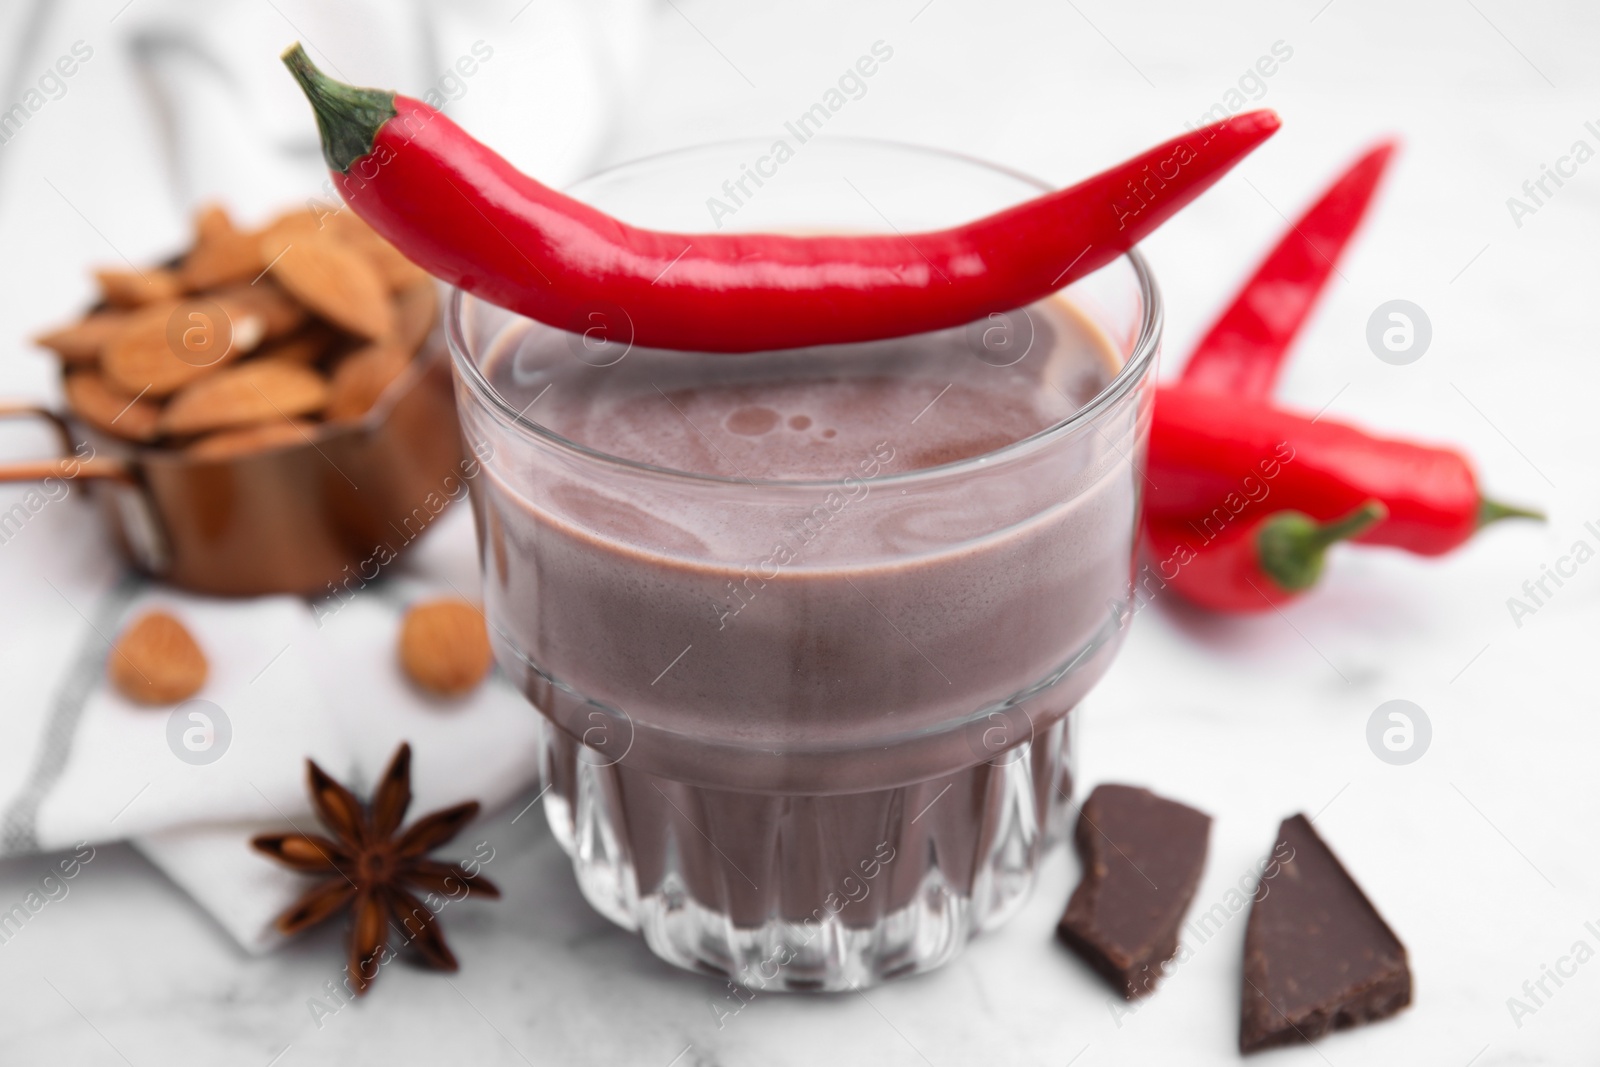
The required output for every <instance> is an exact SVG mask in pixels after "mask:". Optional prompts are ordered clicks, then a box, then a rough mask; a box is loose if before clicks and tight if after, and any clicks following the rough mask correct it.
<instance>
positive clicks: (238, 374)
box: [161, 359, 328, 434]
mask: <svg viewBox="0 0 1600 1067" xmlns="http://www.w3.org/2000/svg"><path fill="white" fill-rule="evenodd" d="M327 402H328V383H327V382H326V381H325V380H324V379H323V377H322V375H320V374H318V373H317V372H316V371H314V370H311V369H310V368H307V367H302V366H299V365H298V364H294V363H289V362H286V361H284V360H280V359H272V360H251V361H250V362H249V363H245V364H242V365H240V366H237V367H229V368H228V369H227V370H222V371H218V372H217V373H215V374H213V375H211V376H210V377H209V378H203V379H201V380H200V381H197V382H194V383H193V384H191V385H189V386H188V387H186V388H185V389H184V390H183V391H182V392H180V393H179V394H178V395H177V396H175V397H173V398H172V401H171V402H170V403H169V404H167V408H166V410H165V411H164V412H162V414H161V428H162V430H163V431H164V432H166V433H170V434H196V433H205V432H207V431H210V430H223V429H228V428H230V427H235V426H250V425H254V424H255V423H258V422H271V421H274V420H288V419H292V418H294V417H295V416H296V415H309V414H311V413H313V412H316V411H320V410H322V408H323V406H324V405H326V404H327Z"/></svg>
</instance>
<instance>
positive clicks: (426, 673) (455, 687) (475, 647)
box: [400, 599, 494, 696]
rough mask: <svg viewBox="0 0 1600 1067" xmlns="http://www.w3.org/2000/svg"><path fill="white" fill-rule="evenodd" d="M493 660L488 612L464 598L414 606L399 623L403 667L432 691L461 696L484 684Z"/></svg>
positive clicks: (437, 693) (427, 602)
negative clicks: (482, 610) (487, 623)
mask: <svg viewBox="0 0 1600 1067" xmlns="http://www.w3.org/2000/svg"><path fill="white" fill-rule="evenodd" d="M493 662H494V653H493V651H492V650H491V649H490V648H489V628H488V626H487V625H486V624H485V623H484V621H483V612H481V611H479V610H478V608H477V607H476V606H475V605H473V604H470V603H468V602H467V601H465V600H453V599H445V600H430V601H425V602H423V603H421V604H416V605H413V606H412V607H411V609H410V610H409V611H407V612H406V616H405V619H404V620H403V621H402V622H401V624H400V666H401V667H402V668H403V669H404V670H405V672H406V675H407V676H408V677H410V679H411V680H412V681H413V682H415V683H416V684H417V685H418V686H419V687H421V688H422V689H424V690H426V691H427V692H429V693H433V694H435V695H437V696H460V695H461V694H463V693H466V692H468V691H470V690H471V689H473V688H475V687H476V686H477V685H478V683H479V682H482V681H483V678H484V676H485V675H486V674H488V673H489V667H490V666H491V665H492V664H493Z"/></svg>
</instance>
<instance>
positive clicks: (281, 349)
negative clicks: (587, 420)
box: [259, 322, 339, 367]
mask: <svg viewBox="0 0 1600 1067" xmlns="http://www.w3.org/2000/svg"><path fill="white" fill-rule="evenodd" d="M338 343H339V335H338V334H336V333H335V332H334V331H333V329H332V327H330V326H328V325H326V324H324V323H320V322H313V323H312V324H311V325H309V326H307V327H306V328H305V329H303V330H301V331H300V332H299V333H296V334H292V335H290V336H288V337H285V338H284V339H283V340H281V341H278V342H277V343H276V344H271V345H266V346H265V347H263V348H262V349H261V351H260V353H259V356H260V358H262V359H281V360H286V361H288V362H290V363H299V364H300V365H302V366H307V367H309V366H310V365H311V364H313V363H315V362H316V361H317V360H319V359H321V358H322V357H323V356H325V355H327V353H328V350H329V349H331V348H332V347H333V346H334V345H336V344H338Z"/></svg>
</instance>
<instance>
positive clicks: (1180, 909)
mask: <svg viewBox="0 0 1600 1067" xmlns="http://www.w3.org/2000/svg"><path fill="white" fill-rule="evenodd" d="M1210 832H1211V816H1209V815H1207V814H1206V813H1205V812H1202V811H1196V810H1195V809H1193V808H1191V807H1189V806H1188V805H1185V804H1179V803H1178V802H1177V801H1175V800H1167V799H1165V798H1163V797H1158V796H1156V795H1155V794H1154V793H1152V792H1150V790H1148V789H1139V788H1136V787H1134V786H1131V785H1102V786H1099V787H1098V788H1096V789H1095V791H1094V792H1093V793H1091V794H1089V799H1088V800H1085V801H1084V802H1083V808H1082V810H1081V811H1080V813H1079V816H1078V830H1077V845H1078V855H1079V856H1080V857H1082V859H1083V881H1081V882H1079V883H1078V888H1077V889H1075V890H1073V893H1072V899H1071V900H1070V901H1069V902H1068V903H1067V911H1066V914H1064V915H1063V916H1061V924H1060V926H1058V927H1057V928H1056V932H1057V933H1058V934H1060V935H1061V940H1063V941H1065V942H1066V943H1067V944H1068V945H1070V946H1072V948H1073V950H1074V951H1076V952H1077V953H1078V955H1080V956H1082V957H1083V958H1084V959H1085V960H1087V961H1089V964H1090V965H1091V966H1093V967H1094V969H1095V970H1097V971H1099V972H1100V973H1101V974H1103V975H1105V977H1106V978H1107V979H1108V980H1109V981H1110V982H1111V984H1112V985H1114V986H1116V987H1117V989H1118V990H1119V991H1120V992H1121V993H1122V995H1123V996H1124V997H1126V998H1128V999H1129V1000H1132V999H1134V998H1135V997H1139V996H1143V995H1144V994H1146V993H1148V992H1150V991H1151V990H1153V989H1154V988H1155V987H1156V983H1157V982H1159V981H1160V980H1161V968H1162V965H1163V964H1165V963H1166V962H1167V961H1168V960H1170V959H1171V958H1172V957H1173V955H1174V954H1175V953H1176V952H1177V951H1178V928H1179V927H1180V926H1181V925H1182V924H1183V916H1184V913H1185V912H1187V911H1188V910H1189V902H1190V901H1191V900H1193V899H1194V891H1195V887H1196V886H1197V885H1199V883H1200V872H1201V871H1202V870H1203V869H1204V868H1205V865H1206V839H1207V837H1208V836H1209V835H1210Z"/></svg>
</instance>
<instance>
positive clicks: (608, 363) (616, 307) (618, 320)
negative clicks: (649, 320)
mask: <svg viewBox="0 0 1600 1067" xmlns="http://www.w3.org/2000/svg"><path fill="white" fill-rule="evenodd" d="M577 322H578V325H579V326H580V327H581V329H575V330H570V331H568V332H567V350H568V351H570V352H571V353H572V354H573V355H574V356H575V357H577V359H578V360H579V362H582V363H587V364H588V365H589V366H591V367H601V368H603V367H614V366H616V365H617V364H618V363H621V362H622V360H623V357H625V356H626V355H627V354H628V353H629V352H631V351H633V316H631V315H629V314H628V311H627V309H626V308H624V307H623V306H622V305H621V304H611V303H605V302H602V303H598V304H592V305H590V306H589V307H588V308H585V309H584V311H583V313H582V314H581V315H579V316H578V318H577Z"/></svg>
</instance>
